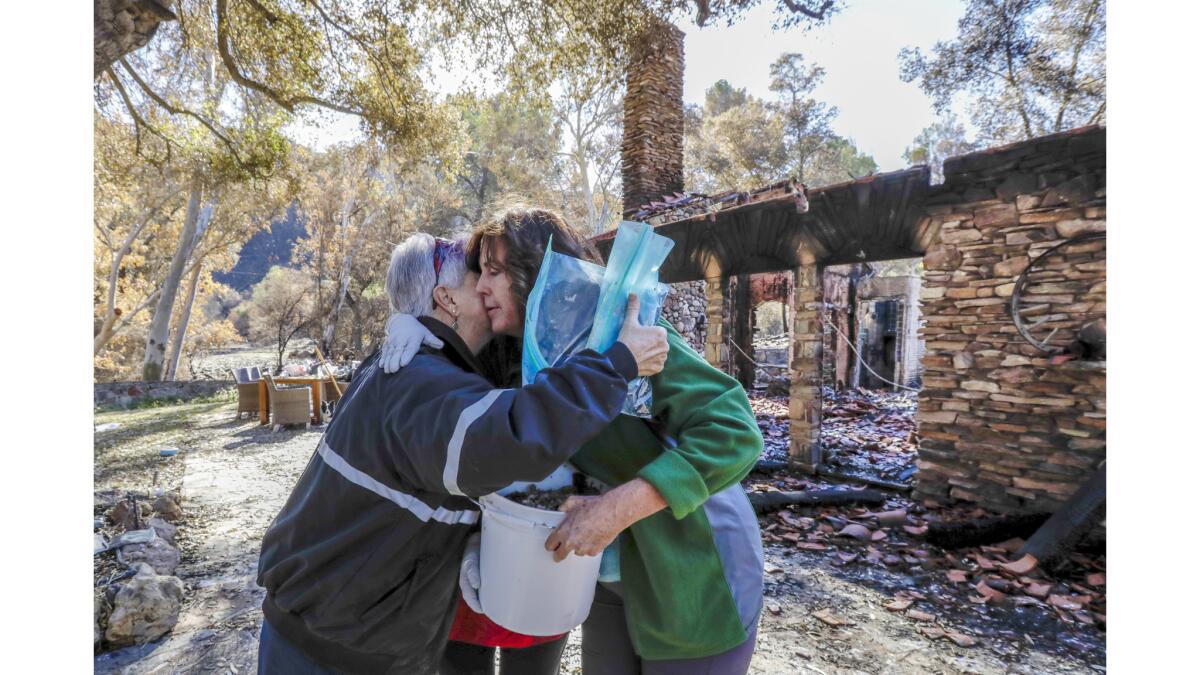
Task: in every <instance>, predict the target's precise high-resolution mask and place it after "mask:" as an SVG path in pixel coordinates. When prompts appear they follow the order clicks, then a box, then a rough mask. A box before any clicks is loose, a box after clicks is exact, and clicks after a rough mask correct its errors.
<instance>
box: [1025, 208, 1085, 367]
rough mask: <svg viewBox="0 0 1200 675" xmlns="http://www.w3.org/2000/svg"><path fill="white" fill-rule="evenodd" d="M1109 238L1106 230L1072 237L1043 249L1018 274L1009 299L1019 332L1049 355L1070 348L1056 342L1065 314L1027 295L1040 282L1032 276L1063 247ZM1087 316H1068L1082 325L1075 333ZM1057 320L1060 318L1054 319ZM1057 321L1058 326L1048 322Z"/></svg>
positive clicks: (1075, 330)
mask: <svg viewBox="0 0 1200 675" xmlns="http://www.w3.org/2000/svg"><path fill="white" fill-rule="evenodd" d="M1104 238H1105V233H1104V232H1085V233H1083V234H1078V235H1075V236H1074V237H1071V238H1070V239H1068V240H1066V241H1064V242H1062V243H1059V244H1057V245H1055V246H1052V247H1050V248H1048V249H1046V250H1045V251H1044V252H1042V254H1041V255H1039V256H1038V257H1036V258H1034V259H1033V261H1032V262H1030V263H1029V266H1028V267H1026V268H1025V271H1023V272H1021V275H1020V276H1019V277H1017V282H1016V285H1015V286H1014V287H1013V294H1012V300H1011V301H1010V302H1009V315H1010V317H1011V318H1012V321H1013V324H1014V325H1015V326H1016V327H1017V333H1019V334H1020V335H1021V337H1022V338H1025V341H1026V342H1028V343H1029V344H1031V345H1033V346H1034V347H1037V348H1038V349H1039V350H1041V351H1042V352H1043V353H1045V354H1046V355H1047V356H1055V355H1058V354H1062V353H1064V352H1065V351H1066V348H1065V347H1064V346H1062V345H1055V344H1052V341H1053V340H1054V338H1055V337H1058V336H1059V333H1060V331H1061V330H1062V329H1063V328H1064V326H1063V325H1062V322H1063V320H1064V317H1062V316H1056V315H1055V314H1054V312H1052V311H1050V307H1049V305H1048V304H1047V303H1044V302H1039V301H1038V300H1037V296H1033V298H1030V297H1028V296H1027V294H1026V292H1025V289H1026V287H1027V286H1030V285H1033V284H1035V283H1038V282H1037V281H1033V282H1031V281H1030V275H1032V274H1034V273H1036V272H1038V271H1041V269H1042V265H1043V264H1044V262H1045V261H1046V259H1047V258H1049V257H1050V256H1051V255H1054V254H1055V253H1056V252H1058V251H1060V250H1061V249H1064V248H1068V247H1070V246H1074V245H1077V244H1083V243H1087V242H1092V241H1097V240H1100V239H1104ZM1085 318H1086V317H1066V320H1070V321H1073V322H1075V323H1077V324H1079V325H1076V326H1074V331H1072V332H1073V333H1075V332H1078V331H1079V329H1081V328H1082V326H1083V324H1084V319H1085ZM1051 319H1057V321H1053V322H1052V321H1051ZM1050 323H1055V324H1057V325H1055V326H1054V327H1051V326H1049V325H1048V324H1050Z"/></svg>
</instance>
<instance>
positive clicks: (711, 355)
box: [704, 276, 729, 372]
mask: <svg viewBox="0 0 1200 675" xmlns="http://www.w3.org/2000/svg"><path fill="white" fill-rule="evenodd" d="M728 298H729V278H728V277H724V276H714V277H709V278H708V279H705V283H704V325H705V328H706V329H707V330H706V332H705V334H704V360H705V361H708V363H709V365H711V366H712V367H713V368H717V369H718V370H722V371H725V372H729V345H728V344H727V343H726V341H725V339H726V336H728V335H729V322H728V321H726V319H725V317H726V314H727V311H726V310H727V308H726V304H727V303H726V300H727V299H728Z"/></svg>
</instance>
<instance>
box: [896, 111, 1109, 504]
mask: <svg viewBox="0 0 1200 675" xmlns="http://www.w3.org/2000/svg"><path fill="white" fill-rule="evenodd" d="M945 168H946V176H947V180H946V184H945V186H944V187H943V188H942V190H941V191H940V192H939V194H938V195H936V196H935V197H934V198H931V199H930V200H928V201H927V204H928V205H929V206H927V211H926V213H927V214H928V222H927V223H924V224H923V226H924V230H925V231H926V232H929V233H931V234H930V236H932V237H934V240H933V241H934V243H933V244H932V245H930V246H929V247H928V249H927V252H926V255H925V270H926V271H925V276H924V288H923V290H922V292H921V297H922V312H923V315H924V319H925V326H924V329H923V333H924V339H925V347H926V352H925V357H924V360H923V363H924V369H925V376H924V383H923V384H924V386H923V388H922V390H921V394H920V398H919V401H920V405H919V411H918V414H917V420H918V425H919V428H918V433H919V435H920V451H919V455H918V457H919V458H918V462H917V464H918V467H919V472H918V473H917V478H916V492H917V493H918V494H919V495H921V496H924V497H932V498H935V499H939V500H946V499H964V500H968V501H971V502H976V503H979V504H981V505H983V506H986V507H989V508H992V509H996V510H1000V511H1051V510H1054V509H1055V508H1057V507H1058V506H1059V505H1061V504H1062V502H1064V501H1065V500H1066V499H1067V498H1069V497H1070V496H1071V494H1073V493H1074V492H1075V490H1076V488H1077V487H1078V486H1079V485H1080V484H1081V483H1082V482H1083V481H1085V480H1086V479H1087V477H1088V475H1089V474H1090V473H1091V471H1092V470H1093V469H1095V468H1096V467H1097V466H1098V465H1099V464H1100V462H1101V461H1102V460H1103V459H1104V457H1105V453H1106V440H1105V418H1106V413H1105V379H1106V378H1105V375H1106V368H1105V364H1104V362H1094V361H1093V362H1082V361H1073V362H1068V363H1066V364H1061V365H1053V364H1052V363H1051V362H1050V360H1049V359H1048V358H1046V355H1045V354H1044V353H1042V352H1040V351H1039V350H1038V349H1037V348H1035V347H1034V346H1032V345H1031V344H1029V343H1027V342H1026V341H1025V340H1023V339H1022V338H1021V337H1020V335H1018V333H1017V329H1016V326H1015V325H1014V324H1013V322H1012V320H1011V319H1010V317H1009V309H1008V305H1009V302H1010V297H1011V296H1012V293H1013V289H1014V283H1015V282H1016V280H1017V277H1018V275H1020V274H1021V272H1022V271H1023V270H1024V269H1025V268H1026V267H1027V266H1028V265H1029V264H1030V262H1031V260H1033V259H1035V258H1036V257H1037V256H1038V255H1039V254H1041V253H1042V252H1044V251H1046V250H1047V249H1049V248H1050V247H1052V246H1054V245H1056V244H1058V243H1060V242H1062V241H1064V240H1065V239H1066V238H1068V237H1071V236H1073V235H1075V234H1077V233H1080V232H1089V231H1104V230H1105V227H1106V220H1105V194H1106V190H1105V135H1104V129H1103V128H1099V129H1098V128H1095V127H1093V128H1090V129H1084V130H1077V131H1074V132H1067V133H1064V134H1058V135H1055V136H1050V137H1046V138H1041V139H1035V140H1034V141H1030V142H1027V143H1022V144H1017V145H1014V146H1007V147H1005V148H997V149H994V150H989V151H985V152H981V153H975V154H972V155H966V156H964V157H959V158H953V159H951V160H949V161H947V162H946V166H945ZM933 233H936V234H933ZM1070 250H1071V253H1070V254H1069V255H1055V256H1053V257H1051V258H1049V259H1048V264H1046V265H1045V268H1044V271H1042V272H1039V273H1037V274H1034V275H1033V276H1031V283H1032V286H1031V287H1030V288H1029V289H1028V294H1029V297H1038V298H1040V299H1041V303H1039V304H1038V306H1037V307H1036V308H1035V309H1034V310H1033V311H1031V312H1029V313H1028V315H1027V316H1028V318H1030V319H1033V318H1036V317H1038V316H1048V320H1047V323H1046V324H1044V325H1045V326H1047V327H1056V326H1060V327H1062V330H1061V331H1060V334H1059V337H1058V338H1056V340H1055V342H1059V343H1060V344H1064V343H1065V342H1067V341H1070V340H1071V339H1073V338H1074V337H1075V331H1076V330H1078V327H1079V326H1080V325H1082V323H1084V322H1085V321H1087V320H1088V319H1090V318H1099V317H1103V316H1104V314H1105V302H1106V298H1105V295H1106V293H1105V289H1106V281H1105V241H1103V240H1101V241H1097V242H1092V243H1088V244H1083V245H1077V246H1072V247H1071V249H1070Z"/></svg>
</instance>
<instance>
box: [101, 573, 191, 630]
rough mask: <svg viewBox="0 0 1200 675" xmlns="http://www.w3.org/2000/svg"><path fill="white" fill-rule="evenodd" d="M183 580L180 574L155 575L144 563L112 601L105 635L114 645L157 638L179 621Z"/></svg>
mask: <svg viewBox="0 0 1200 675" xmlns="http://www.w3.org/2000/svg"><path fill="white" fill-rule="evenodd" d="M182 600H183V582H182V581H180V580H179V578H178V577H171V576H162V575H159V574H155V572H154V569H153V568H152V567H150V566H149V565H147V564H145V563H140V564H139V570H138V573H137V574H136V575H134V576H133V577H132V578H130V579H129V581H127V582H126V583H125V584H124V585H123V586H122V587H121V589H120V590H119V591H117V596H116V598H115V599H114V600H113V609H112V614H110V615H109V617H108V628H107V629H106V630H105V633H104V637H105V639H107V640H108V641H109V642H111V643H112V644H114V645H130V644H144V643H146V642H149V641H151V640H155V639H157V638H159V637H161V636H162V635H164V634H165V633H167V632H168V631H170V630H171V629H172V628H173V627H174V626H175V622H176V621H178V620H179V607H180V604H181V602H182Z"/></svg>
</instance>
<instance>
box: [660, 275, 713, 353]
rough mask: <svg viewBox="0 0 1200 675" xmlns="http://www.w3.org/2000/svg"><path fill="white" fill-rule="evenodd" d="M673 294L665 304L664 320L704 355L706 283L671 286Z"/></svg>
mask: <svg viewBox="0 0 1200 675" xmlns="http://www.w3.org/2000/svg"><path fill="white" fill-rule="evenodd" d="M670 286H671V292H670V294H668V295H667V300H666V302H665V303H663V318H665V319H666V320H667V321H670V322H671V325H672V326H674V327H675V330H677V331H679V334H680V335H682V336H683V337H684V339H686V340H687V341H688V344H689V345H691V346H692V348H693V349H695V350H696V351H698V352H700V353H701V354H703V353H704V338H705V336H706V331H705V316H704V303H705V295H704V291H705V283H704V281H688V282H684V283H680V284H670Z"/></svg>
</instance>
